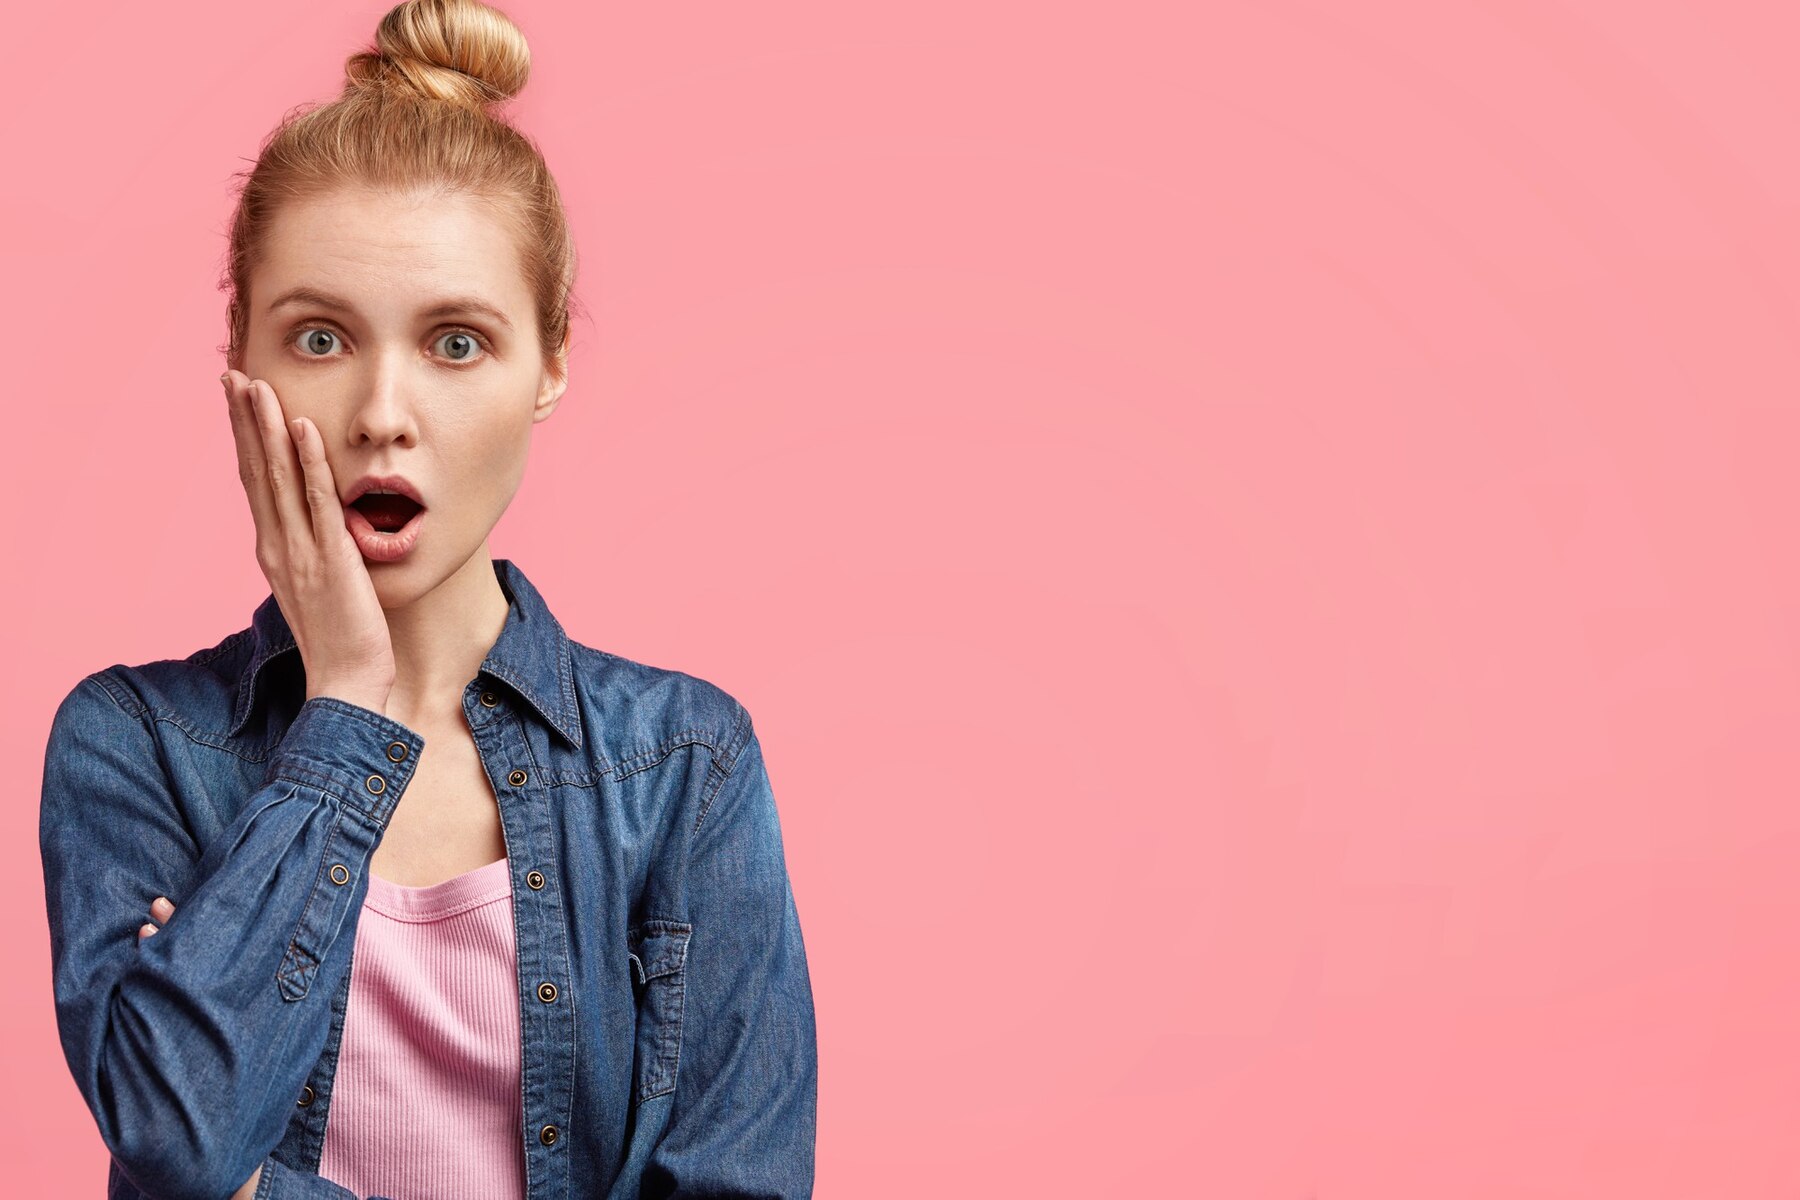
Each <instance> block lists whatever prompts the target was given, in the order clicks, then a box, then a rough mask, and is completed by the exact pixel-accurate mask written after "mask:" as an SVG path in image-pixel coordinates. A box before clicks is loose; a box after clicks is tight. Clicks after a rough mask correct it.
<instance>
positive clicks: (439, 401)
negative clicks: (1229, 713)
mask: <svg viewBox="0 0 1800 1200" xmlns="http://www.w3.org/2000/svg"><path fill="white" fill-rule="evenodd" d="M296 290H304V291H306V292H309V293H312V294H311V295H308V296H304V297H300V298H293V297H290V293H292V292H294V291H296ZM247 300H248V303H249V305H250V316H249V328H248V335H247V337H246V340H245V343H244V361H243V363H242V365H241V369H242V370H243V371H244V372H245V373H246V374H248V375H249V376H250V377H251V378H252V379H263V380H266V381H268V383H269V386H270V387H272V388H273V389H274V390H275V395H276V396H277V397H278V398H279V399H280V401H281V407H282V410H283V411H284V412H285V414H286V416H287V419H288V420H290V421H291V420H292V419H293V418H295V417H307V418H309V419H311V421H312V423H313V424H314V425H315V426H316V427H317V428H318V431H319V434H320V436H321V438H322V439H323V442H324V446H325V456H326V459H327V461H328V462H329V464H330V466H331V474H332V482H333V484H334V486H335V487H336V489H337V493H338V496H339V497H340V499H341V498H342V497H343V496H344V495H345V494H346V493H347V492H348V491H349V489H350V487H351V485H352V484H354V483H355V482H356V481H357V480H358V479H359V478H361V477H362V476H363V475H365V474H375V475H401V476H404V477H405V478H406V479H408V480H409V481H411V483H412V484H413V486H414V487H416V488H417V489H418V492H419V495H420V496H421V497H423V499H424V501H425V508H426V518H425V521H424V523H423V524H422V525H421V527H420V531H419V538H418V541H417V542H416V543H415V544H414V546H413V549H412V551H411V552H410V553H408V554H407V555H406V556H405V557H404V558H401V559H399V560H397V561H395V562H387V563H378V562H369V563H368V566H369V574H370V578H371V579H372V580H373V581H374V584H375V588H376V592H377V594H378V595H379V596H380V598H381V601H382V604H383V606H384V607H389V608H392V607H395V606H396V605H400V604H405V603H408V602H410V601H411V600H412V599H416V598H417V597H418V596H420V595H423V594H424V593H425V592H428V591H430V590H431V589H432V588H434V587H436V586H437V584H438V583H439V582H441V581H443V580H444V579H446V578H448V577H449V576H450V575H451V574H453V573H454V572H456V571H457V570H458V569H459V568H461V567H463V566H464V565H465V564H467V563H468V562H469V561H470V559H471V558H472V556H474V555H475V553H476V552H477V551H479V550H481V549H482V547H483V546H484V545H485V544H486V541H487V536H488V532H489V531H490V530H491V529H493V527H494V525H495V524H496V523H497V522H498V521H499V520H500V515H501V514H502V513H503V512H505V511H506V506H507V505H508V504H509V503H511V502H512V498H513V495H514V493H515V492H516V491H517V490H518V487H519V482H520V480H521V479H522V478H523V477H524V474H525V457H526V451H527V449H528V447H529V445H530V440H531V428H532V426H533V425H535V424H536V423H537V422H539V421H542V420H544V419H545V418H546V417H548V416H549V415H550V414H551V412H552V411H553V410H554V409H555V408H556V404H557V401H558V399H559V398H560V397H561V395H562V391H563V387H564V386H565V381H562V380H559V379H557V378H556V377H554V376H553V375H552V374H551V373H550V372H549V371H548V370H547V369H546V368H545V366H544V360H543V352H542V348H541V346H540V344H539V339H538V333H537V319H536V315H535V306H534V304H533V302H532V297H531V293H530V291H529V289H528V288H527V286H526V283H525V279H524V275H523V273H522V271H521V270H520V267H519V260H518V251H517V249H516V247H515V246H514V243H513V240H512V234H511V232H510V231H509V230H508V229H507V228H506V227H505V226H504V225H503V224H502V223H501V222H500V221H499V219H498V218H497V217H496V216H494V215H493V213H492V212H491V211H489V210H488V209H487V208H486V207H485V206H484V205H483V204H482V203H481V202H480V201H477V200H474V199H471V198H469V197H466V196H442V195H439V196H432V197H430V198H428V199H420V198H416V197H402V196H396V195H393V194H391V193H385V192H376V191H369V190H362V189H349V190H344V191H341V192H337V193H334V194H332V195H331V196H328V197H325V198H322V199H316V200H307V201H294V202H290V203H288V204H287V205H285V206H283V208H282V209H281V210H280V212H279V213H278V215H277V216H276V218H275V221H274V224H273V227H272V229H271V231H270V237H269V240H268V244H267V246H266V251H265V255H264V257H263V260H262V261H261V262H260V263H259V264H258V266H257V267H256V269H255V272H254V275H253V277H252V279H251V281H250V293H249V296H248V297H247ZM446 306H448V310H447V311H434V310H439V309H444V308H446ZM365 561H366V560H365Z"/></svg>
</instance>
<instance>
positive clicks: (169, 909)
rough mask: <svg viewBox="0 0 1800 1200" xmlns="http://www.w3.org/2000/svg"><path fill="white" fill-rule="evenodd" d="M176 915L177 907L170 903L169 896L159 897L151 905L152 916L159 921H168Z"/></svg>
mask: <svg viewBox="0 0 1800 1200" xmlns="http://www.w3.org/2000/svg"><path fill="white" fill-rule="evenodd" d="M174 914H175V906H174V905H173V904H171V903H169V898H168V897H167V896H158V897H157V898H156V899H155V900H154V901H152V902H151V905H150V915H151V916H153V917H155V918H156V919H157V920H159V921H166V920H168V919H169V918H170V917H171V916H173V915H174Z"/></svg>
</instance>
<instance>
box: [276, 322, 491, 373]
mask: <svg viewBox="0 0 1800 1200" xmlns="http://www.w3.org/2000/svg"><path fill="white" fill-rule="evenodd" d="M319 329H323V330H324V331H325V332H326V333H329V334H330V335H331V336H332V337H334V338H337V339H338V341H340V342H342V341H344V340H345V338H344V335H343V334H342V333H341V332H340V331H339V330H338V329H337V327H336V326H334V325H332V324H330V323H329V322H324V321H311V322H308V323H307V324H305V325H297V326H295V327H294V331H293V332H292V333H290V334H288V335H287V340H286V341H285V342H284V343H283V345H287V346H296V345H298V344H299V342H300V339H301V338H302V337H304V336H305V335H306V334H309V333H312V332H313V331H315V330H319ZM453 333H461V334H466V335H467V336H469V337H470V338H473V339H474V340H475V344H476V345H478V346H480V347H481V351H482V354H481V357H486V356H487V355H490V354H492V353H493V352H494V346H493V343H492V342H490V341H488V340H487V339H486V338H485V337H483V336H481V334H480V333H479V332H477V331H476V330H473V329H470V328H468V327H467V326H465V325H452V326H449V327H447V328H445V329H443V330H441V331H439V332H438V334H437V336H436V337H434V338H432V339H431V343H432V345H434V346H435V345H436V344H437V343H438V342H439V341H441V340H442V339H443V338H445V337H448V336H449V335H450V334H453ZM300 357H301V358H313V359H326V358H330V357H332V356H331V355H329V354H302V355H300ZM444 361H445V362H447V363H449V364H450V365H451V366H453V367H468V366H473V365H474V364H475V363H477V362H479V361H481V359H480V358H472V359H470V358H465V359H455V358H447V359H445V360H444Z"/></svg>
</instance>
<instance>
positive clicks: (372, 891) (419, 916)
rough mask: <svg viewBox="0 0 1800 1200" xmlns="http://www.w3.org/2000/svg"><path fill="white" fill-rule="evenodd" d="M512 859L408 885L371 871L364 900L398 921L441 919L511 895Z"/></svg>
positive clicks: (497, 860) (368, 904) (503, 859)
mask: <svg viewBox="0 0 1800 1200" xmlns="http://www.w3.org/2000/svg"><path fill="white" fill-rule="evenodd" d="M510 866H511V860H509V859H506V858H497V859H495V860H494V861H493V862H491V863H487V864H485V865H483V866H479V867H476V868H474V869H473V870H470V871H464V872H463V873H462V874H461V875H454V876H452V877H450V878H449V879H444V880H440V881H438V882H437V883H432V884H427V885H425V886H424V887H409V886H407V885H406V884H403V883H395V882H393V881H392V880H390V879H383V878H382V877H381V876H379V875H377V874H375V872H374V871H370V872H369V890H368V894H367V895H366V896H365V898H364V900H363V903H364V904H365V905H367V906H368V907H369V908H372V909H374V910H375V911H376V912H379V913H381V914H383V915H384V916H389V917H393V918H394V919H395V920H399V921H412V922H419V921H438V920H442V919H443V918H445V917H450V916H455V915H456V914H457V913H460V912H466V911H468V910H469V909H471V908H475V907H477V906H479V905H482V904H487V903H489V902H490V901H493V900H498V899H500V898H501V897H502V896H510V895H511V894H512V874H511V872H510V870H509V867H510Z"/></svg>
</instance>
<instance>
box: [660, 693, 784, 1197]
mask: <svg viewBox="0 0 1800 1200" xmlns="http://www.w3.org/2000/svg"><path fill="white" fill-rule="evenodd" d="M733 744H735V745H736V746H737V747H741V748H739V749H737V752H736V753H735V755H732V754H729V753H728V754H727V755H725V756H722V757H724V758H725V759H727V761H729V763H730V769H729V774H727V775H725V776H724V777H723V778H722V779H719V780H717V781H716V788H715V781H714V780H709V781H708V787H709V788H715V790H714V791H713V793H712V794H711V795H710V796H707V795H703V796H702V800H701V804H700V814H699V816H698V818H697V819H696V827H695V829H694V831H693V833H692V835H691V839H690V845H689V852H688V856H687V872H688V878H687V898H688V921H689V923H690V924H691V925H692V929H691V932H690V933H689V935H688V947H687V954H686V959H685V963H684V965H683V968H682V976H683V992H684V1001H683V1017H682V1022H681V1030H682V1033H681V1042H680V1047H681V1049H680V1058H679V1069H678V1070H677V1072H676V1082H675V1087H674V1093H673V1096H672V1105H671V1109H670V1112H669V1116H668V1122H667V1124H666V1125H665V1127H664V1129H663V1132H662V1135H661V1137H660V1138H659V1139H658V1140H657V1142H656V1144H655V1145H654V1147H653V1148H652V1149H651V1151H650V1154H649V1157H648V1159H647V1161H646V1163H645V1170H644V1175H643V1189H644V1194H646V1195H658V1196H669V1197H698V1196H706V1197H761V1198H766V1200H777V1198H780V1200H794V1198H799V1197H808V1196H811V1195H812V1189H813V1155H814V1141H815V1128H816V1124H817V1109H818V1086H819V1074H818V1071H819V1066H818V1040H817V1032H816V1029H815V1025H814V1017H813V996H812V982H811V977H810V975H809V973H808V971H807V962H806V947H805V944H804V942H803V941H802V939H801V933H800V917H799V913H798V911H797V909H796V907H795V903H794V892H793V888H792V886H791V885H790V881H789V878H788V872H787V861H786V855H785V852H784V849H783V844H782V836H781V824H780V820H779V817H778V815H777V812H776V807H775V794H774V791H773V789H772V787H771V785H770V781H769V773H768V770H767V768H766V766H765V764H764V761H763V752H762V746H761V744H760V742H759V741H758V739H757V736H756V732H755V730H754V729H753V728H752V726H751V721H750V715H749V714H748V713H747V712H744V711H743V710H742V706H741V705H740V706H739V715H738V723H737V727H736V729H735V730H734V733H733V736H732V737H731V738H730V739H728V747H727V750H728V751H729V750H730V748H731V746H732V745H733Z"/></svg>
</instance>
